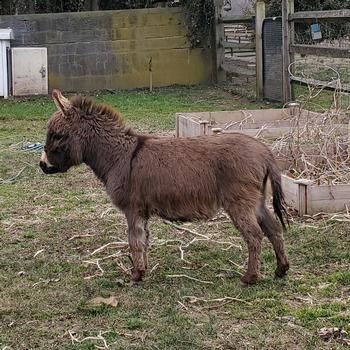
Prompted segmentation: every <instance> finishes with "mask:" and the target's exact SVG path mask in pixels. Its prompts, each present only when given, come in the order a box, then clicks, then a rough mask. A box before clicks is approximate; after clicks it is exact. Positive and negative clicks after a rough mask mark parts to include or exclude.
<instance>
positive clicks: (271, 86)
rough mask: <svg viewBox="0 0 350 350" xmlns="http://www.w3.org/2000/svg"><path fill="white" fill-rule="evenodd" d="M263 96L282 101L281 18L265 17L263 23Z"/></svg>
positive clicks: (267, 98)
mask: <svg viewBox="0 0 350 350" xmlns="http://www.w3.org/2000/svg"><path fill="white" fill-rule="evenodd" d="M263 50H264V51H263V55H264V98H265V99H266V100H271V101H283V89H282V87H283V80H282V62H283V60H282V20H281V18H280V17H278V18H274V19H273V18H267V19H265V21H264V24H263Z"/></svg>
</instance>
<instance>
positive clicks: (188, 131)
mask: <svg viewBox="0 0 350 350" xmlns="http://www.w3.org/2000/svg"><path fill="white" fill-rule="evenodd" d="M291 115H292V109H285V110H281V109H264V110H245V111H233V112H201V113H177V114H176V136H177V137H192V136H200V135H213V134H215V133H232V132H240V133H244V134H247V135H250V136H257V135H258V136H259V137H262V138H264V139H265V140H267V141H268V140H269V139H270V140H271V139H272V140H274V139H276V138H278V137H280V136H282V135H284V134H286V133H288V132H289V131H290V128H291V126H292V125H293V124H292V123H295V120H292V119H291V118H290V116H291ZM316 115H317V114H316V113H314V112H310V111H303V112H302V113H301V117H300V120H299V121H300V122H301V123H302V122H303V120H306V119H307V118H308V117H309V116H313V117H315V116H316ZM243 121H244V122H243ZM338 130H339V133H340V134H344V135H346V134H348V132H349V131H348V130H349V126H348V124H346V123H342V124H339V129H338ZM278 163H279V166H280V168H281V170H282V171H283V170H286V169H287V164H286V163H287V161H286V160H284V159H278ZM282 186H283V190H284V193H285V197H286V202H287V204H288V205H289V206H290V207H292V208H293V209H295V210H296V211H297V212H298V213H299V215H305V214H308V215H312V214H316V213H319V212H330V213H333V212H340V211H344V210H347V208H350V184H343V185H340V184H339V185H317V184H316V183H314V181H312V180H308V179H302V180H300V179H299V180H295V179H293V178H292V177H290V176H287V175H285V174H283V175H282Z"/></svg>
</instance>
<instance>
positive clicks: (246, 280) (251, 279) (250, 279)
mask: <svg viewBox="0 0 350 350" xmlns="http://www.w3.org/2000/svg"><path fill="white" fill-rule="evenodd" d="M257 279H258V275H252V274H245V275H244V276H243V277H242V278H241V282H242V283H243V284H244V285H250V284H254V283H256V281H257Z"/></svg>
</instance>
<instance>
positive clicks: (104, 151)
mask: <svg viewBox="0 0 350 350" xmlns="http://www.w3.org/2000/svg"><path fill="white" fill-rule="evenodd" d="M52 97H53V100H54V102H55V104H56V106H57V108H58V111H57V112H55V113H54V114H53V115H52V117H51V118H50V120H49V122H48V132H47V140H46V145H45V149H44V152H43V154H42V157H41V160H40V167H41V169H42V170H43V172H44V173H45V174H54V173H58V172H66V171H67V170H68V169H69V168H70V167H72V166H75V165H79V164H81V163H85V164H87V165H88V166H89V167H90V168H91V169H92V170H93V172H94V173H95V175H96V176H97V177H98V178H99V179H100V180H101V181H102V182H103V184H104V185H105V187H106V190H107V193H108V195H109V197H110V198H111V200H112V202H113V204H114V205H115V206H116V207H118V208H119V209H120V210H121V211H122V212H123V213H124V214H125V216H126V219H127V224H128V240H129V247H130V252H131V260H132V263H133V269H132V280H134V281H140V280H142V278H143V276H144V274H145V271H146V269H147V249H148V246H149V234H150V232H149V228H148V220H149V218H150V217H151V216H153V215H157V216H160V217H162V218H166V219H168V220H188V221H190V220H197V219H208V218H210V217H212V216H213V215H214V214H215V213H216V212H217V210H218V209H220V208H223V209H224V210H225V211H226V212H227V213H228V215H229V216H230V218H231V220H232V222H233V224H234V225H235V227H236V228H237V229H238V230H239V231H240V232H241V234H242V235H243V237H244V240H245V241H246V243H247V245H248V250H249V258H248V267H247V271H246V273H245V274H244V276H243V277H242V279H241V280H242V282H243V283H245V284H251V283H254V282H255V281H256V279H257V278H258V276H259V271H260V255H261V242H262V239H263V237H264V235H266V236H267V238H268V239H269V240H270V242H271V243H272V245H273V248H274V251H275V254H276V259H277V268H276V271H275V275H276V277H283V276H284V275H285V274H286V272H287V271H288V269H289V263H288V258H287V256H286V253H285V249H284V242H283V231H284V230H285V223H284V215H285V214H286V210H285V203H284V196H283V192H282V188H281V174H280V170H279V168H278V166H277V164H276V161H275V159H274V157H273V155H272V152H271V151H270V150H269V148H268V147H267V146H266V145H264V144H263V143H261V142H260V141H258V140H256V139H254V138H252V137H249V136H246V135H243V134H240V133H234V134H224V135H215V136H204V137H202V136H200V137H192V138H159V137H151V136H146V135H140V134H137V133H136V132H135V131H133V130H132V129H130V128H129V127H127V126H126V124H125V122H124V121H123V118H122V117H121V115H120V114H119V113H118V112H117V111H116V110H114V109H113V108H112V107H109V106H107V105H103V104H97V103H95V102H93V101H92V100H91V99H90V98H87V97H81V96H79V95H78V96H75V97H73V98H72V99H71V100H68V99H67V98H65V97H64V96H63V95H62V94H61V92H60V91H58V90H53V92H52ZM268 179H269V180H270V183H271V187H272V192H273V208H274V211H275V214H276V215H277V217H278V218H279V221H280V223H279V222H278V221H277V220H276V218H275V217H274V216H273V215H272V214H271V213H270V211H269V210H268V209H267V207H266V204H265V199H266V185H267V181H268ZM282 229H283V230H282Z"/></svg>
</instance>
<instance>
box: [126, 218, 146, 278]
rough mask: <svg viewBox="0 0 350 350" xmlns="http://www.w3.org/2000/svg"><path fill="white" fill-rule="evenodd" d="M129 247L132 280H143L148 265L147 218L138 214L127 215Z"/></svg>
mask: <svg viewBox="0 0 350 350" xmlns="http://www.w3.org/2000/svg"><path fill="white" fill-rule="evenodd" d="M127 221H128V232H129V247H130V253H131V259H132V263H133V265H134V267H133V269H132V276H131V278H132V280H133V281H141V280H142V278H143V276H144V275H145V271H146V267H147V266H146V265H147V259H146V258H147V248H148V234H147V232H146V230H145V228H146V222H145V219H143V218H142V217H140V216H138V215H133V214H129V215H127Z"/></svg>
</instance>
